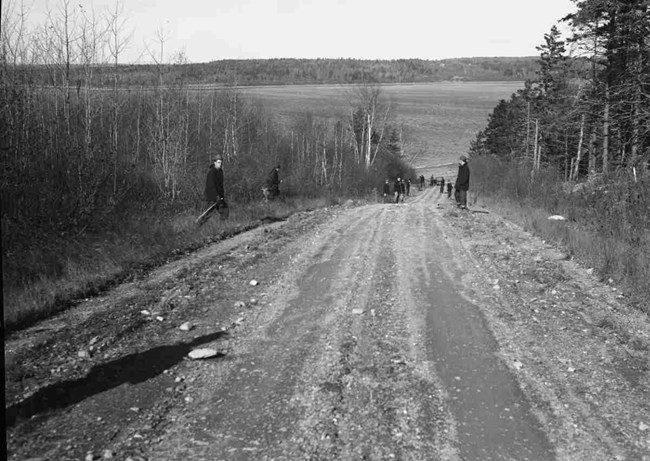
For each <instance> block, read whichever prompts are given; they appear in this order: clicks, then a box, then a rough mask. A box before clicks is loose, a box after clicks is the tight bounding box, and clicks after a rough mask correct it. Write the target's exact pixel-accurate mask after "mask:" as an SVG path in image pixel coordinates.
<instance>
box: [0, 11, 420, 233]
mask: <svg viewBox="0 0 650 461" xmlns="http://www.w3.org/2000/svg"><path fill="white" fill-rule="evenodd" d="M2 8H3V11H2V35H1V53H2V54H1V59H2V62H1V64H0V72H1V74H0V79H1V84H2V88H1V92H0V105H1V106H0V130H1V133H0V139H1V141H0V142H1V145H0V149H1V150H2V155H1V156H0V162H1V173H0V174H1V177H0V193H1V194H2V219H3V240H4V236H6V235H8V233H9V234H11V233H12V232H13V233H14V234H15V233H16V232H18V233H20V232H22V231H23V230H29V231H30V232H31V231H34V232H35V233H36V232H41V231H47V232H50V231H56V232H61V233H65V232H78V231H80V230H83V229H85V228H86V227H87V226H91V225H92V224H93V223H96V222H97V221H98V219H99V218H101V217H102V216H106V215H108V214H110V213H112V212H114V211H115V210H116V209H122V210H125V209H130V210H131V211H134V210H137V209H138V207H142V206H149V205H150V204H152V203H155V204H164V205H166V206H176V205H178V206H182V207H187V206H188V205H190V206H196V207H200V206H202V205H200V204H201V203H202V199H203V197H202V195H203V185H204V178H205V173H206V171H207V167H208V165H209V164H210V163H211V162H212V161H213V160H214V159H215V158H216V157H223V159H224V165H225V166H224V168H225V169H226V171H227V173H226V174H227V176H226V178H227V192H228V194H229V196H230V197H234V198H236V199H237V200H240V201H246V200H251V199H258V198H259V197H261V194H260V187H261V186H262V185H263V184H264V181H265V179H266V177H267V175H268V173H269V172H270V170H271V169H272V167H273V166H274V165H277V164H280V165H281V166H282V174H283V178H284V179H285V186H286V187H285V188H286V190H287V192H289V193H312V194H313V193H328V192H355V191H357V192H360V191H361V190H368V189H370V188H372V187H373V186H376V184H375V181H377V178H379V180H380V181H381V179H383V177H384V175H385V174H388V171H389V170H390V171H394V172H395V173H398V172H405V171H406V170H407V166H406V164H405V162H404V161H402V159H401V156H402V152H401V137H400V136H399V134H398V127H396V126H394V124H393V123H392V122H391V115H392V110H391V107H390V105H389V104H388V103H387V102H386V101H385V100H384V98H383V96H382V94H381V91H380V89H379V88H378V87H372V86H364V87H360V88H358V89H356V90H353V91H351V93H350V98H349V100H350V111H349V116H347V117H343V118H341V119H340V120H338V121H337V122H336V123H332V122H328V121H324V120H320V119H316V118H315V117H312V116H309V115H305V116H302V117H300V118H297V119H296V120H293V121H292V122H289V123H287V122H286V121H285V122H283V123H280V121H279V120H278V118H277V117H274V116H273V114H271V113H269V112H268V111H267V110H266V109H265V108H264V107H262V106H261V105H260V104H257V103H256V102H254V101H251V100H249V99H246V98H245V97H243V96H242V94H241V93H239V92H237V91H236V89H234V88H224V89H212V90H206V91H194V90H192V89H191V88H189V87H188V84H187V82H186V81H184V80H183V79H178V78H176V77H175V76H174V74H173V73H172V71H173V69H174V68H175V66H177V65H180V64H183V63H186V58H185V57H184V55H183V54H182V53H176V54H175V55H173V56H172V57H171V58H169V57H168V54H169V53H168V50H166V49H165V44H166V37H165V35H164V32H162V31H161V32H160V33H159V34H158V36H157V37H156V40H155V46H152V47H151V49H150V50H147V52H148V53H149V54H150V59H151V60H152V61H153V62H154V63H155V64H154V65H152V66H150V68H149V69H150V71H151V72H152V75H150V76H149V77H148V79H150V80H152V81H155V82H156V84H155V85H153V86H151V85H147V86H135V87H130V88H124V86H123V83H122V82H121V79H122V77H123V74H122V70H123V67H122V66H121V59H122V56H123V54H124V50H125V47H126V46H127V44H128V40H129V37H128V33H127V30H126V29H125V26H124V13H123V11H122V9H121V8H120V5H119V3H116V4H115V7H114V8H112V9H110V10H107V11H104V12H103V13H101V14H98V13H95V12H92V11H85V10H83V9H82V8H80V6H79V5H77V4H76V3H75V2H72V1H69V0H61V1H59V2H58V3H57V6H56V7H55V8H54V9H53V10H52V11H51V12H50V14H49V16H48V19H47V22H46V23H45V24H43V25H42V26H41V27H37V28H32V29H28V28H27V21H26V17H27V16H26V15H27V14H28V12H27V10H26V9H25V7H24V5H23V4H21V3H17V2H3V3H2ZM30 69H37V70H38V73H42V72H46V73H47V75H48V79H49V81H50V83H51V84H50V85H47V86H43V85H41V82H40V81H38V79H36V80H35V79H34V78H33V77H34V75H36V74H32V73H30V72H29V70H30ZM109 71H110V72H111V73H110V74H108V75H109V76H110V79H111V80H112V85H111V86H110V87H108V88H107V87H105V86H98V85H96V82H97V81H99V80H100V79H103V80H105V79H106V78H107V72H109ZM100 72H101V75H99V74H100ZM5 231H8V233H7V232H5Z"/></svg>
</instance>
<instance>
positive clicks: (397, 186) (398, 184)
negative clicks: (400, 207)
mask: <svg viewBox="0 0 650 461" xmlns="http://www.w3.org/2000/svg"><path fill="white" fill-rule="evenodd" d="M393 194H395V203H399V199H400V196H401V195H402V180H401V179H400V178H399V177H398V178H397V179H396V180H395V182H394V183H393Z"/></svg>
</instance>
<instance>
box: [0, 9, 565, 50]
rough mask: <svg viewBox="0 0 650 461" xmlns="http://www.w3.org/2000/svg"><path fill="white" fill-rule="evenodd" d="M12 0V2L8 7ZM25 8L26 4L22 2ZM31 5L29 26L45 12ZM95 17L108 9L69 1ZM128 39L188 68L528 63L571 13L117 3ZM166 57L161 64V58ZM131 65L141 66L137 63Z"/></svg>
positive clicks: (136, 46) (134, 47) (133, 47)
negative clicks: (297, 62) (286, 63)
mask: <svg viewBox="0 0 650 461" xmlns="http://www.w3.org/2000/svg"><path fill="white" fill-rule="evenodd" d="M13 1H17V0H13ZM26 3H27V4H29V1H27V2H26ZM58 3H59V2H58V1H57V0H55V1H53V0H49V1H46V0H34V3H33V7H32V11H31V14H30V20H31V21H32V22H34V23H37V22H42V21H43V20H44V18H45V15H44V14H45V13H44V12H45V10H46V8H47V5H48V4H49V6H50V7H51V8H52V7H54V6H56V5H57V4H58ZM70 4H71V6H73V7H75V8H78V7H79V5H83V6H84V7H85V9H86V11H88V10H89V9H90V5H93V7H94V10H95V11H96V12H97V13H103V11H104V8H105V7H106V6H107V5H114V1H106V0H95V1H90V0H70ZM122 4H123V6H124V13H125V14H124V17H125V18H127V21H126V26H125V27H126V29H129V30H131V31H132V33H133V35H132V37H131V39H130V45H129V48H128V49H127V50H126V51H125V53H124V61H135V60H138V58H139V57H140V56H141V55H142V51H143V49H144V48H145V43H148V44H149V46H150V47H154V48H158V47H157V46H155V45H154V44H155V43H156V38H155V37H156V30H158V29H160V28H163V29H164V30H165V33H166V35H167V37H168V40H167V42H166V43H165V50H166V52H165V55H166V56H171V55H172V54H173V53H174V52H177V51H180V50H184V51H185V53H186V55H187V58H188V59H189V61H190V62H207V61H212V60H218V59H226V58H277V57H285V58H358V59H396V58H422V59H443V58H453V57H474V56H533V55H537V54H539V53H538V52H537V51H536V50H535V46H536V45H539V44H540V43H541V42H542V41H543V37H544V34H545V33H547V32H548V31H549V30H550V28H551V26H553V25H554V24H556V23H557V21H558V20H559V19H560V18H562V17H563V16H565V15H566V14H568V13H570V12H572V11H574V10H575V7H574V4H573V3H572V2H571V1H570V0H391V1H386V0H123V1H122ZM165 59H167V57H166V58H165ZM140 61H148V59H147V58H146V55H145V56H144V57H141V58H140Z"/></svg>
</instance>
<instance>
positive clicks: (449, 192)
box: [447, 181, 454, 198]
mask: <svg viewBox="0 0 650 461" xmlns="http://www.w3.org/2000/svg"><path fill="white" fill-rule="evenodd" d="M453 188H454V186H452V185H451V181H449V182H447V198H451V190H452V189H453Z"/></svg>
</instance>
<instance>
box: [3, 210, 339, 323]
mask: <svg viewBox="0 0 650 461" xmlns="http://www.w3.org/2000/svg"><path fill="white" fill-rule="evenodd" d="M331 203H332V200H331V199H329V198H310V199H304V198H289V199H286V200H278V201H274V202H270V203H268V204H263V203H261V202H259V203H258V202H254V203H249V204H237V203H232V204H231V213H230V216H229V219H228V220H227V221H221V220H219V218H218V216H216V215H215V216H213V217H211V218H210V220H209V221H208V222H206V223H205V224H204V225H203V226H202V227H200V228H197V227H196V223H195V219H196V217H197V216H198V214H200V210H184V211H181V212H176V213H173V214H168V215H167V216H165V217H161V215H160V214H158V213H156V214H149V215H146V214H142V213H138V214H137V215H133V216H130V217H124V216H119V217H115V218H114V222H109V223H107V224H106V225H105V228H106V229H107V230H106V231H105V232H102V233H95V234H92V235H90V234H89V235H86V236H84V237H79V238H77V239H75V240H74V241H73V242H71V243H70V242H68V241H67V240H66V239H63V238H62V239H60V240H57V239H56V238H50V239H49V240H48V242H47V245H45V244H43V242H40V243H41V244H40V245H37V244H34V245H23V248H28V249H29V250H27V251H23V252H18V251H16V252H14V253H12V254H10V255H9V258H3V274H4V275H5V277H4V279H3V282H4V287H3V303H4V321H5V327H6V329H7V330H8V331H11V330H13V329H16V328H19V327H21V326H24V325H26V324H29V323H31V322H33V321H35V320H37V319H40V318H44V317H46V316H49V315H51V314H53V313H55V312H57V311H60V310H62V309H65V308H67V307H68V306H70V305H72V304H73V303H74V301H75V300H77V299H80V298H84V297H88V296H92V295H95V294H97V293H98V292H101V291H103V290H105V289H107V288H109V287H110V286H112V285H113V284H115V283H118V282H120V281H123V280H125V279H128V278H129V277H133V276H134V275H137V274H138V273H139V272H142V271H147V270H150V269H151V268H152V267H155V266H157V265H160V264H163V263H165V262H166V261H168V260H170V259H171V258H174V257H179V256H182V255H184V254H187V253H188V252H191V251H194V250H196V249H197V248H200V247H202V246H204V245H207V244H209V243H211V242H215V241H218V240H220V239H222V238H225V237H227V236H228V235H232V234H235V233H237V232H240V231H241V230H245V229H250V228H252V227H254V226H257V225H259V223H260V219H262V218H264V217H273V218H277V217H280V218H284V217H287V216H289V215H290V214H292V213H295V212H297V211H302V210H307V209H315V208H319V207H323V206H327V205H329V204H331ZM25 270H29V272H30V274H31V275H30V277H29V278H24V277H22V278H19V277H18V276H17V274H24V273H25ZM10 275H14V277H10Z"/></svg>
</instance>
